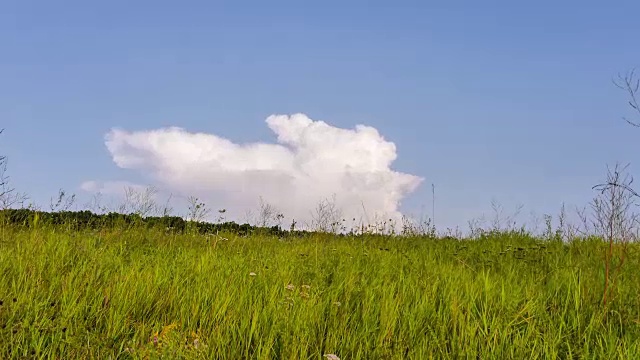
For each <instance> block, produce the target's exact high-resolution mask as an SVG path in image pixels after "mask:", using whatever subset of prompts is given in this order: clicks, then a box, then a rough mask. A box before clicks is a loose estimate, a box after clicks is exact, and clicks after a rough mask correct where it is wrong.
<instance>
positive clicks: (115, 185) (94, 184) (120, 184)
mask: <svg viewBox="0 0 640 360" xmlns="http://www.w3.org/2000/svg"><path fill="white" fill-rule="evenodd" d="M127 188H131V189H133V190H135V191H138V192H140V191H144V190H145V189H146V188H147V187H146V186H143V185H140V184H135V183H132V182H129V181H95V180H89V181H85V182H83V183H82V184H80V189H81V190H83V191H86V192H90V193H102V194H105V195H119V196H123V195H124V194H125V191H126V189H127Z"/></svg>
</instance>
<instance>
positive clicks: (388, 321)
mask: <svg viewBox="0 0 640 360" xmlns="http://www.w3.org/2000/svg"><path fill="white" fill-rule="evenodd" d="M604 246H605V245H604V243H602V242H598V241H575V242H570V243H563V242H560V241H543V240H537V239H535V238H532V237H529V236H527V235H525V234H521V233H515V232H511V233H497V234H494V235H492V236H488V237H486V238H484V239H480V240H468V241H461V240H455V239H429V238H424V237H423V238H420V237H413V238H412V237H385V236H372V235H368V236H367V235H364V236H359V237H338V236H332V235H328V234H327V235H316V236H313V237H310V238H306V239H291V240H287V239H278V238H275V237H267V236H257V235H256V236H249V237H238V236H236V235H233V234H225V235H224V237H222V236H192V235H169V234H166V233H164V232H162V231H155V230H136V229H133V230H126V231H124V230H122V231H118V230H104V231H102V232H96V231H86V232H68V231H63V230H60V229H59V228H57V229H54V228H47V227H46V226H43V227H40V228H38V227H36V228H34V229H27V230H20V229H18V228H16V227H11V226H8V227H4V228H2V229H1V242H0V339H1V340H0V358H2V359H20V358H29V359H31V358H43V359H54V358H55V359H89V358H92V359H109V358H111V359H116V358H118V359H127V358H140V359H146V358H149V359H153V358H161V357H162V358H167V359H181V358H184V359H323V358H325V359H326V357H323V356H324V355H325V354H334V355H336V356H338V357H339V358H340V359H342V360H350V359H430V358H445V359H446V358H474V359H535V358H538V359H549V358H563V359H566V358H600V359H602V358H606V359H615V358H629V359H633V358H635V359H638V358H640V326H639V322H640V297H639V292H638V289H640V263H639V262H638V257H637V256H635V255H634V254H635V253H636V252H637V247H634V246H633V245H632V247H631V248H630V251H631V254H630V256H629V257H628V259H627V260H626V263H625V264H624V267H623V268H622V272H621V273H620V277H619V278H618V279H617V280H616V286H615V298H614V300H613V302H611V304H610V306H609V308H608V310H607V311H606V312H605V311H604V310H603V307H602V289H603V279H604V272H603V260H602V254H603V250H602V249H603V247H604Z"/></svg>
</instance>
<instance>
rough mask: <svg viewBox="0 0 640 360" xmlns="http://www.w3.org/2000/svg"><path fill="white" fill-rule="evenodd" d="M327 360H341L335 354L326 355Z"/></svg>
mask: <svg viewBox="0 0 640 360" xmlns="http://www.w3.org/2000/svg"><path fill="white" fill-rule="evenodd" d="M324 356H325V357H326V358H327V360H340V358H339V357H338V356H337V355H335V354H324Z"/></svg>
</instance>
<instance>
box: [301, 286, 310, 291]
mask: <svg viewBox="0 0 640 360" xmlns="http://www.w3.org/2000/svg"><path fill="white" fill-rule="evenodd" d="M302 288H303V289H307V290H309V289H311V286H310V285H302Z"/></svg>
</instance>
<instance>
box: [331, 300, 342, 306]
mask: <svg viewBox="0 0 640 360" xmlns="http://www.w3.org/2000/svg"><path fill="white" fill-rule="evenodd" d="M333 305H335V306H340V305H342V303H341V302H340V301H334V302H333Z"/></svg>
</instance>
